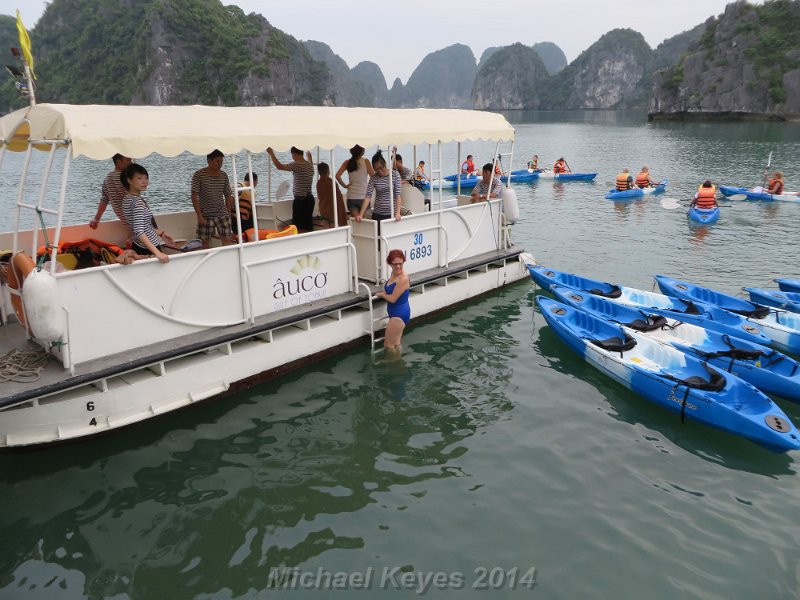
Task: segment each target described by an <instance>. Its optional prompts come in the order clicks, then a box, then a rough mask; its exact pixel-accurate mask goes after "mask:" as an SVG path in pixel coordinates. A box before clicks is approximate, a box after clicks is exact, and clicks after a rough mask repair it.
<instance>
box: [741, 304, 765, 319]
mask: <svg viewBox="0 0 800 600" xmlns="http://www.w3.org/2000/svg"><path fill="white" fill-rule="evenodd" d="M771 310H772V309H771V308H770V307H769V306H759V307H756V308H755V309H753V310H731V312H733V313H736V314H737V315H742V316H743V317H749V318H751V319H763V318H764V317H766V316H767V315H769V313H770V311H771Z"/></svg>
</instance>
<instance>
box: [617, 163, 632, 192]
mask: <svg viewBox="0 0 800 600" xmlns="http://www.w3.org/2000/svg"><path fill="white" fill-rule="evenodd" d="M616 186H617V191H618V192H624V191H625V190H632V189H633V175H631V170H630V169H629V168H628V167H625V168H624V169H622V173H619V174H617V181H616Z"/></svg>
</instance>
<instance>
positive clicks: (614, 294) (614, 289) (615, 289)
mask: <svg viewBox="0 0 800 600" xmlns="http://www.w3.org/2000/svg"><path fill="white" fill-rule="evenodd" d="M609 285H610V284H609ZM587 291H588V292H589V293H590V294H594V295H595V296H602V297H603V298H619V297H620V296H622V290H621V289H619V286H618V285H612V286H611V290H610V291H608V292H606V291H603V290H599V289H597V288H594V289H591V290H587Z"/></svg>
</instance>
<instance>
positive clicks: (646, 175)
mask: <svg viewBox="0 0 800 600" xmlns="http://www.w3.org/2000/svg"><path fill="white" fill-rule="evenodd" d="M636 185H637V186H639V187H640V188H646V187H654V186H655V185H656V183H655V181H653V180H652V179H651V178H650V167H648V166H647V165H645V166H643V167H642V170H641V171H639V172H638V173H637V174H636Z"/></svg>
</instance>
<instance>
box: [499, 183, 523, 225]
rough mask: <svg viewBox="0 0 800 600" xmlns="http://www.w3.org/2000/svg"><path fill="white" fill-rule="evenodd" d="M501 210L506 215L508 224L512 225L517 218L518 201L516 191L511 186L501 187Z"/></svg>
mask: <svg viewBox="0 0 800 600" xmlns="http://www.w3.org/2000/svg"><path fill="white" fill-rule="evenodd" d="M502 198H503V212H504V213H505V215H506V221H508V224H509V225H513V224H514V223H516V222H517V220H518V219H519V202H518V201H517V192H515V191H514V189H513V188H510V187H504V188H503V196H502Z"/></svg>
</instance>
